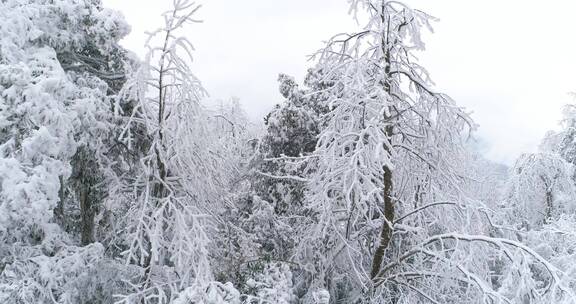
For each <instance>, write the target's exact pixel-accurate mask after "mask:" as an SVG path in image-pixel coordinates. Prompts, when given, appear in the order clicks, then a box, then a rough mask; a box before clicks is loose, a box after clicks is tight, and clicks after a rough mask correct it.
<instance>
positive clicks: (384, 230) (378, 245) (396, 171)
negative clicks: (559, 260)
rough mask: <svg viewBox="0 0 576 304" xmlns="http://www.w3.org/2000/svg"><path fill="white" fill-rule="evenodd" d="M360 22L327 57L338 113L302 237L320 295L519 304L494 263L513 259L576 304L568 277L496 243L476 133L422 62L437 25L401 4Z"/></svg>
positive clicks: (524, 251) (383, 1) (320, 146)
mask: <svg viewBox="0 0 576 304" xmlns="http://www.w3.org/2000/svg"><path fill="white" fill-rule="evenodd" d="M351 11H352V12H353V13H354V14H355V16H357V17H358V18H359V19H360V18H364V17H365V19H366V23H365V26H364V27H363V28H362V29H361V30H360V31H359V32H356V33H352V34H339V35H337V36H335V37H333V38H331V39H330V40H329V41H328V43H327V45H326V47H325V48H324V49H322V50H320V51H319V52H318V53H317V54H316V56H317V58H318V66H319V67H320V69H321V70H323V71H325V75H327V77H331V76H337V77H334V78H333V79H335V83H334V84H333V85H332V86H330V87H329V88H327V89H325V90H324V91H323V93H324V94H327V95H328V105H329V107H330V111H329V113H328V114H327V117H326V122H325V123H326V125H325V127H324V128H323V130H322V131H321V133H320V135H319V140H318V143H317V146H316V150H315V152H314V156H315V157H316V158H317V160H316V161H315V162H314V164H312V166H313V167H314V168H315V169H314V173H313V174H312V176H311V178H310V181H309V184H308V185H309V195H308V197H307V201H308V202H309V203H308V205H307V208H308V209H309V210H310V214H311V216H309V217H308V219H309V223H308V224H307V225H302V226H301V229H302V230H301V231H300V234H301V235H304V236H305V237H304V240H303V241H302V242H300V248H299V262H300V263H301V264H304V269H306V270H307V271H308V272H309V273H311V274H314V275H312V279H311V282H310V287H311V288H310V290H314V289H317V288H327V289H328V290H330V294H331V301H334V302H338V301H344V302H356V301H358V302H362V303H364V302H366V303H380V302H382V301H392V302H396V303H418V302H427V301H429V302H457V303H461V302H467V303H483V302H485V301H488V302H490V301H491V302H507V301H512V300H516V298H512V296H511V295H508V294H504V293H503V292H502V293H501V292H499V291H498V288H499V286H497V284H496V285H495V284H493V283H492V280H493V278H492V277H491V267H492V265H491V263H493V261H494V260H495V259H496V258H497V257H498V256H500V255H502V254H504V253H507V252H509V251H510V250H513V251H514V252H515V254H508V255H507V258H508V259H507V261H505V262H504V263H511V264H514V263H516V262H518V261H524V262H525V265H533V264H534V263H535V264H540V265H546V267H548V266H549V267H548V269H549V276H548V277H547V279H546V280H545V281H546V283H545V284H544V283H543V284H540V285H538V284H536V283H535V285H538V286H539V287H538V288H540V289H538V291H537V293H539V295H540V296H541V298H540V299H544V298H546V299H551V298H552V299H554V298H557V297H564V299H567V298H569V297H570V295H571V293H570V291H569V290H568V291H566V290H567V289H566V285H565V283H564V281H563V280H562V279H560V278H558V276H559V275H558V273H561V271H559V270H557V269H556V268H554V267H553V266H551V265H549V264H547V262H546V261H545V260H544V259H542V258H541V257H540V256H539V255H538V254H535V253H534V252H533V251H531V250H530V249H529V248H527V247H526V246H524V245H523V244H521V243H519V242H515V241H509V240H506V239H497V238H491V237H489V236H486V235H485V234H486V232H487V231H488V227H489V221H486V220H485V215H484V213H483V212H480V210H482V209H483V208H482V206H481V205H478V204H477V202H475V201H474V200H470V198H469V197H468V196H467V194H466V193H465V192H464V191H463V185H464V183H465V182H466V180H467V177H466V174H465V172H463V169H464V168H465V166H464V165H463V162H464V161H465V160H466V153H465V149H464V145H463V143H464V140H465V139H466V137H467V132H468V131H470V130H471V129H473V128H474V125H473V123H472V121H471V120H470V118H469V117H468V115H467V114H466V112H464V111H463V110H462V109H461V108H459V107H458V106H457V105H456V104H455V103H454V102H453V101H452V100H451V99H450V98H449V97H448V96H446V95H444V94H440V93H436V92H435V91H434V90H433V89H432V83H431V81H430V78H429V75H428V73H427V72H426V70H425V69H424V68H423V67H422V66H420V65H419V64H418V61H417V59H416V57H415V51H418V50H423V49H424V43H423V42H422V40H421V31H422V28H428V29H430V22H431V21H434V20H435V19H434V18H433V17H431V16H430V15H428V14H426V13H424V12H422V11H420V10H416V9H412V8H410V7H409V6H407V5H405V4H403V3H401V2H398V1H387V0H377V1H372V0H369V1H351ZM360 20H363V19H360ZM475 205H477V206H475ZM529 276H530V273H529V272H527V273H523V274H522V277H523V278H525V277H529ZM541 286H544V287H541ZM535 288H536V287H535Z"/></svg>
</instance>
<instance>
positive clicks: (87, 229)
mask: <svg viewBox="0 0 576 304" xmlns="http://www.w3.org/2000/svg"><path fill="white" fill-rule="evenodd" d="M90 188H91V185H90V184H85V185H83V187H82V189H80V214H81V217H82V232H81V238H82V240H81V241H82V245H83V246H85V245H88V244H90V243H92V242H94V208H93V206H92V205H93V204H92V201H91V195H90Z"/></svg>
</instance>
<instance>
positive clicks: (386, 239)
mask: <svg viewBox="0 0 576 304" xmlns="http://www.w3.org/2000/svg"><path fill="white" fill-rule="evenodd" d="M392 129H393V128H392V126H388V127H386V133H387V134H389V135H391V134H392ZM386 148H387V147H386ZM393 185H394V184H393V180H392V170H390V168H389V167H388V166H384V194H383V195H384V220H383V222H382V230H381V231H380V243H379V244H378V247H377V248H376V251H375V252H374V258H373V260H372V271H371V272H370V278H371V279H374V278H376V276H377V275H378V272H380V267H381V266H382V260H383V259H384V254H385V253H386V249H387V248H388V246H389V245H390V241H391V240H392V230H393V227H392V225H393V222H394V214H395V213H394V202H393V199H392V194H393V190H394V187H393Z"/></svg>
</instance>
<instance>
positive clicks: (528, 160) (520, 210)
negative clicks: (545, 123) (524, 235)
mask: <svg viewBox="0 0 576 304" xmlns="http://www.w3.org/2000/svg"><path fill="white" fill-rule="evenodd" d="M573 170H574V169H573V166H572V165H571V164H569V163H567V162H566V161H565V160H564V159H562V158H561V157H560V156H559V155H555V154H551V153H532V154H523V155H521V156H520V157H519V158H518V160H517V161H516V163H515V164H514V167H512V169H511V170H510V177H509V181H508V185H507V190H506V193H505V197H504V198H503V199H504V201H503V203H502V207H503V208H504V210H505V209H511V212H509V213H508V214H510V216H511V218H510V220H512V221H514V222H515V223H517V224H518V225H519V226H521V227H524V229H526V230H531V229H534V228H538V227H541V226H542V225H543V224H546V223H550V222H551V221H552V220H554V219H557V218H558V217H559V216H560V215H561V214H564V213H571V212H574V211H575V210H576V209H575V208H576V204H575V203H574V197H575V196H576V186H575V185H574V181H573V180H572V176H573Z"/></svg>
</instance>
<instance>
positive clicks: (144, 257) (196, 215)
mask: <svg viewBox="0 0 576 304" xmlns="http://www.w3.org/2000/svg"><path fill="white" fill-rule="evenodd" d="M173 4H174V7H173V9H172V10H171V11H169V12H166V13H164V14H163V17H164V21H165V23H164V26H163V27H162V28H160V29H159V30H157V31H154V32H152V33H151V34H150V38H149V39H148V44H147V46H148V49H149V52H148V55H147V56H146V58H145V61H144V62H143V63H142V65H141V68H140V69H139V70H138V71H137V72H136V74H135V76H134V77H133V78H130V79H129V80H128V84H127V87H126V89H125V90H126V91H125V92H124V95H125V96H127V98H129V97H132V99H134V100H136V101H137V103H136V105H135V106H134V110H133V113H132V117H131V119H130V120H129V122H128V124H127V125H126V126H125V128H124V130H125V132H124V133H123V134H122V135H121V136H122V140H123V141H124V143H125V145H126V146H129V147H132V148H135V149H138V148H141V147H134V146H133V143H134V140H135V138H137V137H140V136H145V137H146V138H147V139H148V141H149V145H147V146H145V147H143V148H145V149H146V150H144V151H141V153H142V157H141V159H140V160H139V161H140V167H139V168H138V169H137V171H136V175H135V176H126V179H125V181H124V187H123V188H120V190H121V191H122V190H123V191H125V192H123V193H122V192H120V193H118V195H117V196H118V198H119V199H118V202H116V204H118V205H120V206H122V205H127V206H128V210H127V212H126V214H125V217H124V219H125V229H124V230H125V235H124V237H123V239H124V242H125V244H126V245H125V246H126V250H125V251H124V252H123V255H124V256H125V259H126V261H127V262H129V263H132V264H135V265H138V266H140V267H141V268H142V273H141V275H140V276H138V277H136V278H135V279H134V280H133V281H134V282H133V284H134V286H133V287H134V290H133V292H131V293H129V294H126V295H125V296H124V297H123V298H122V301H123V302H125V303H132V302H134V301H139V302H142V303H170V302H172V301H174V300H175V299H176V298H177V297H178V296H179V294H180V292H182V291H184V290H187V288H195V287H194V286H203V284H206V283H208V282H210V281H211V279H212V273H211V269H210V264H209V260H208V259H209V256H208V252H209V244H210V235H211V230H212V225H213V224H212V222H213V220H212V219H211V215H212V213H214V208H217V206H218V203H219V196H218V192H219V191H220V190H221V189H222V188H223V185H225V184H226V182H225V181H224V180H223V179H224V177H223V176H222V175H221V174H220V172H221V171H220V168H221V167H220V164H219V157H218V155H216V154H215V153H212V151H213V150H212V148H213V144H214V142H213V141H212V140H211V138H210V134H209V133H208V132H207V130H206V126H207V125H208V123H209V118H208V115H207V114H206V112H205V110H204V109H203V107H202V106H201V105H200V99H201V98H202V97H203V96H204V94H205V92H204V89H203V88H202V86H201V84H200V81H199V80H198V79H197V78H196V77H195V76H194V74H193V73H192V71H191V70H190V67H189V64H190V62H191V60H192V57H191V56H192V53H191V52H192V51H193V47H192V45H191V43H190V42H189V41H188V40H187V39H186V38H185V37H183V36H179V32H180V31H182V30H183V29H184V28H185V26H186V25H187V24H189V23H194V22H197V20H195V19H194V17H193V15H194V13H195V12H196V11H197V10H198V9H199V8H200V6H198V5H196V4H194V3H190V2H188V1H185V0H175V1H174V3H173ZM134 125H140V126H143V129H144V130H145V132H146V133H145V134H138V133H137V134H134V133H132V132H131V130H132V129H133V126H134Z"/></svg>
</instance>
